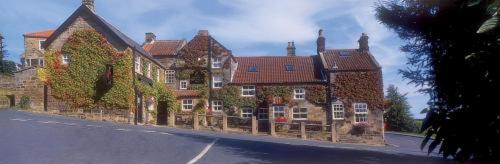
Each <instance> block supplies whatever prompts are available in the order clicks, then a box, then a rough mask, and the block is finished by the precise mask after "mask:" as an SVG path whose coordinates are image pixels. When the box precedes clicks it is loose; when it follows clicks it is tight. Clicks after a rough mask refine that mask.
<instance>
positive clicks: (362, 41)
mask: <svg viewBox="0 0 500 164" xmlns="http://www.w3.org/2000/svg"><path fill="white" fill-rule="evenodd" d="M368 38H369V37H368V35H366V33H362V34H361V37H360V38H359V40H358V43H359V51H370V47H369V46H368Z"/></svg>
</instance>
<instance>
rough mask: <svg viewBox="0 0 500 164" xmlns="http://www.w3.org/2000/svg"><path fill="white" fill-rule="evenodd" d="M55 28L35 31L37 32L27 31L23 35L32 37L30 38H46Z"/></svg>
mask: <svg viewBox="0 0 500 164" xmlns="http://www.w3.org/2000/svg"><path fill="white" fill-rule="evenodd" d="M54 31H55V30H52V29H51V30H45V31H37V32H29V33H26V34H24V36H25V37H32V38H48V37H50V36H51V35H52V34H53V33H54Z"/></svg>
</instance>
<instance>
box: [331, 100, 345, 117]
mask: <svg viewBox="0 0 500 164" xmlns="http://www.w3.org/2000/svg"><path fill="white" fill-rule="evenodd" d="M332 110H333V119H334V120H342V119H344V104H342V103H341V102H335V103H333V104H332Z"/></svg>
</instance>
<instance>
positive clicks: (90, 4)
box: [82, 0, 95, 11]
mask: <svg viewBox="0 0 500 164" xmlns="http://www.w3.org/2000/svg"><path fill="white" fill-rule="evenodd" d="M82 4H83V5H85V6H87V7H88V8H89V9H90V10H92V11H95V8H94V0H82Z"/></svg>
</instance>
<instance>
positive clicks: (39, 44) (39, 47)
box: [38, 39, 46, 50]
mask: <svg viewBox="0 0 500 164" xmlns="http://www.w3.org/2000/svg"><path fill="white" fill-rule="evenodd" d="M45 41H46V39H41V40H38V49H39V50H44V49H43V45H42V42H45Z"/></svg>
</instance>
